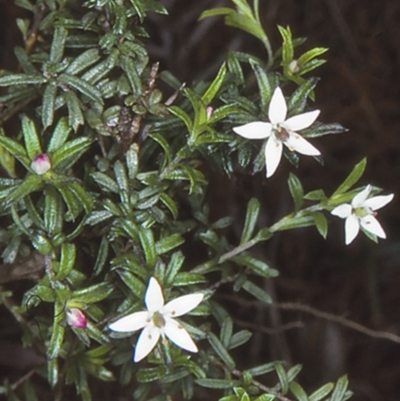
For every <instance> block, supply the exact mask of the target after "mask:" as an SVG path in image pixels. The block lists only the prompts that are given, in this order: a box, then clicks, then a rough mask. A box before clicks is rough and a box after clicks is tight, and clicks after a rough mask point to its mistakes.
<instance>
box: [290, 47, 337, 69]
mask: <svg viewBox="0 0 400 401" xmlns="http://www.w3.org/2000/svg"><path fill="white" fill-rule="evenodd" d="M328 50H329V49H327V48H326V47H314V48H313V49H310V50H308V51H306V52H305V53H303V54H302V55H301V56H300V57H299V58H298V59H297V61H298V63H299V64H300V66H303V65H304V64H306V63H308V62H309V61H311V60H312V59H314V58H315V57H318V56H321V55H322V54H324V53H326V52H327V51H328Z"/></svg>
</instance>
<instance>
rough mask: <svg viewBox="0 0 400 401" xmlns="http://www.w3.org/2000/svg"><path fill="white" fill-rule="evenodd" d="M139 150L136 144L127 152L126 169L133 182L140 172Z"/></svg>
mask: <svg viewBox="0 0 400 401" xmlns="http://www.w3.org/2000/svg"><path fill="white" fill-rule="evenodd" d="M138 153H139V149H138V147H137V145H136V144H132V145H131V146H130V147H129V149H128V151H127V152H126V167H127V168H128V177H129V178H130V179H131V180H133V179H134V178H136V174H137V173H138V171H139V154H138Z"/></svg>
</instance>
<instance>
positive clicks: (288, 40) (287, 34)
mask: <svg viewBox="0 0 400 401" xmlns="http://www.w3.org/2000/svg"><path fill="white" fill-rule="evenodd" d="M278 30H279V33H280V34H281V36H282V39H283V44H282V65H288V64H289V63H290V62H291V61H292V60H293V55H294V50H293V41H292V32H291V31H290V28H289V27H287V28H284V27H283V26H280V25H278Z"/></svg>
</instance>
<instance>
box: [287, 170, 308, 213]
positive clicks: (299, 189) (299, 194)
mask: <svg viewBox="0 0 400 401" xmlns="http://www.w3.org/2000/svg"><path fill="white" fill-rule="evenodd" d="M288 185H289V190H290V194H291V195H292V198H293V201H294V210H295V211H296V212H298V211H299V209H300V208H301V206H302V204H303V196H304V191H303V186H302V185H301V182H300V180H299V179H298V178H297V177H296V176H295V175H294V174H293V173H290V175H289V179H288Z"/></svg>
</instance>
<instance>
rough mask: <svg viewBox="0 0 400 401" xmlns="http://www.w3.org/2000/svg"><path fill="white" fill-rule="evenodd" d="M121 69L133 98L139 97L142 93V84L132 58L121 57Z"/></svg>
mask: <svg viewBox="0 0 400 401" xmlns="http://www.w3.org/2000/svg"><path fill="white" fill-rule="evenodd" d="M121 67H122V69H123V70H124V71H125V73H126V76H127V78H128V80H129V83H130V85H131V89H132V93H133V95H134V96H140V95H141V93H142V82H141V80H140V76H139V74H138V72H137V70H136V66H135V62H134V61H133V59H132V58H130V57H127V56H122V57H121Z"/></svg>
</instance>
